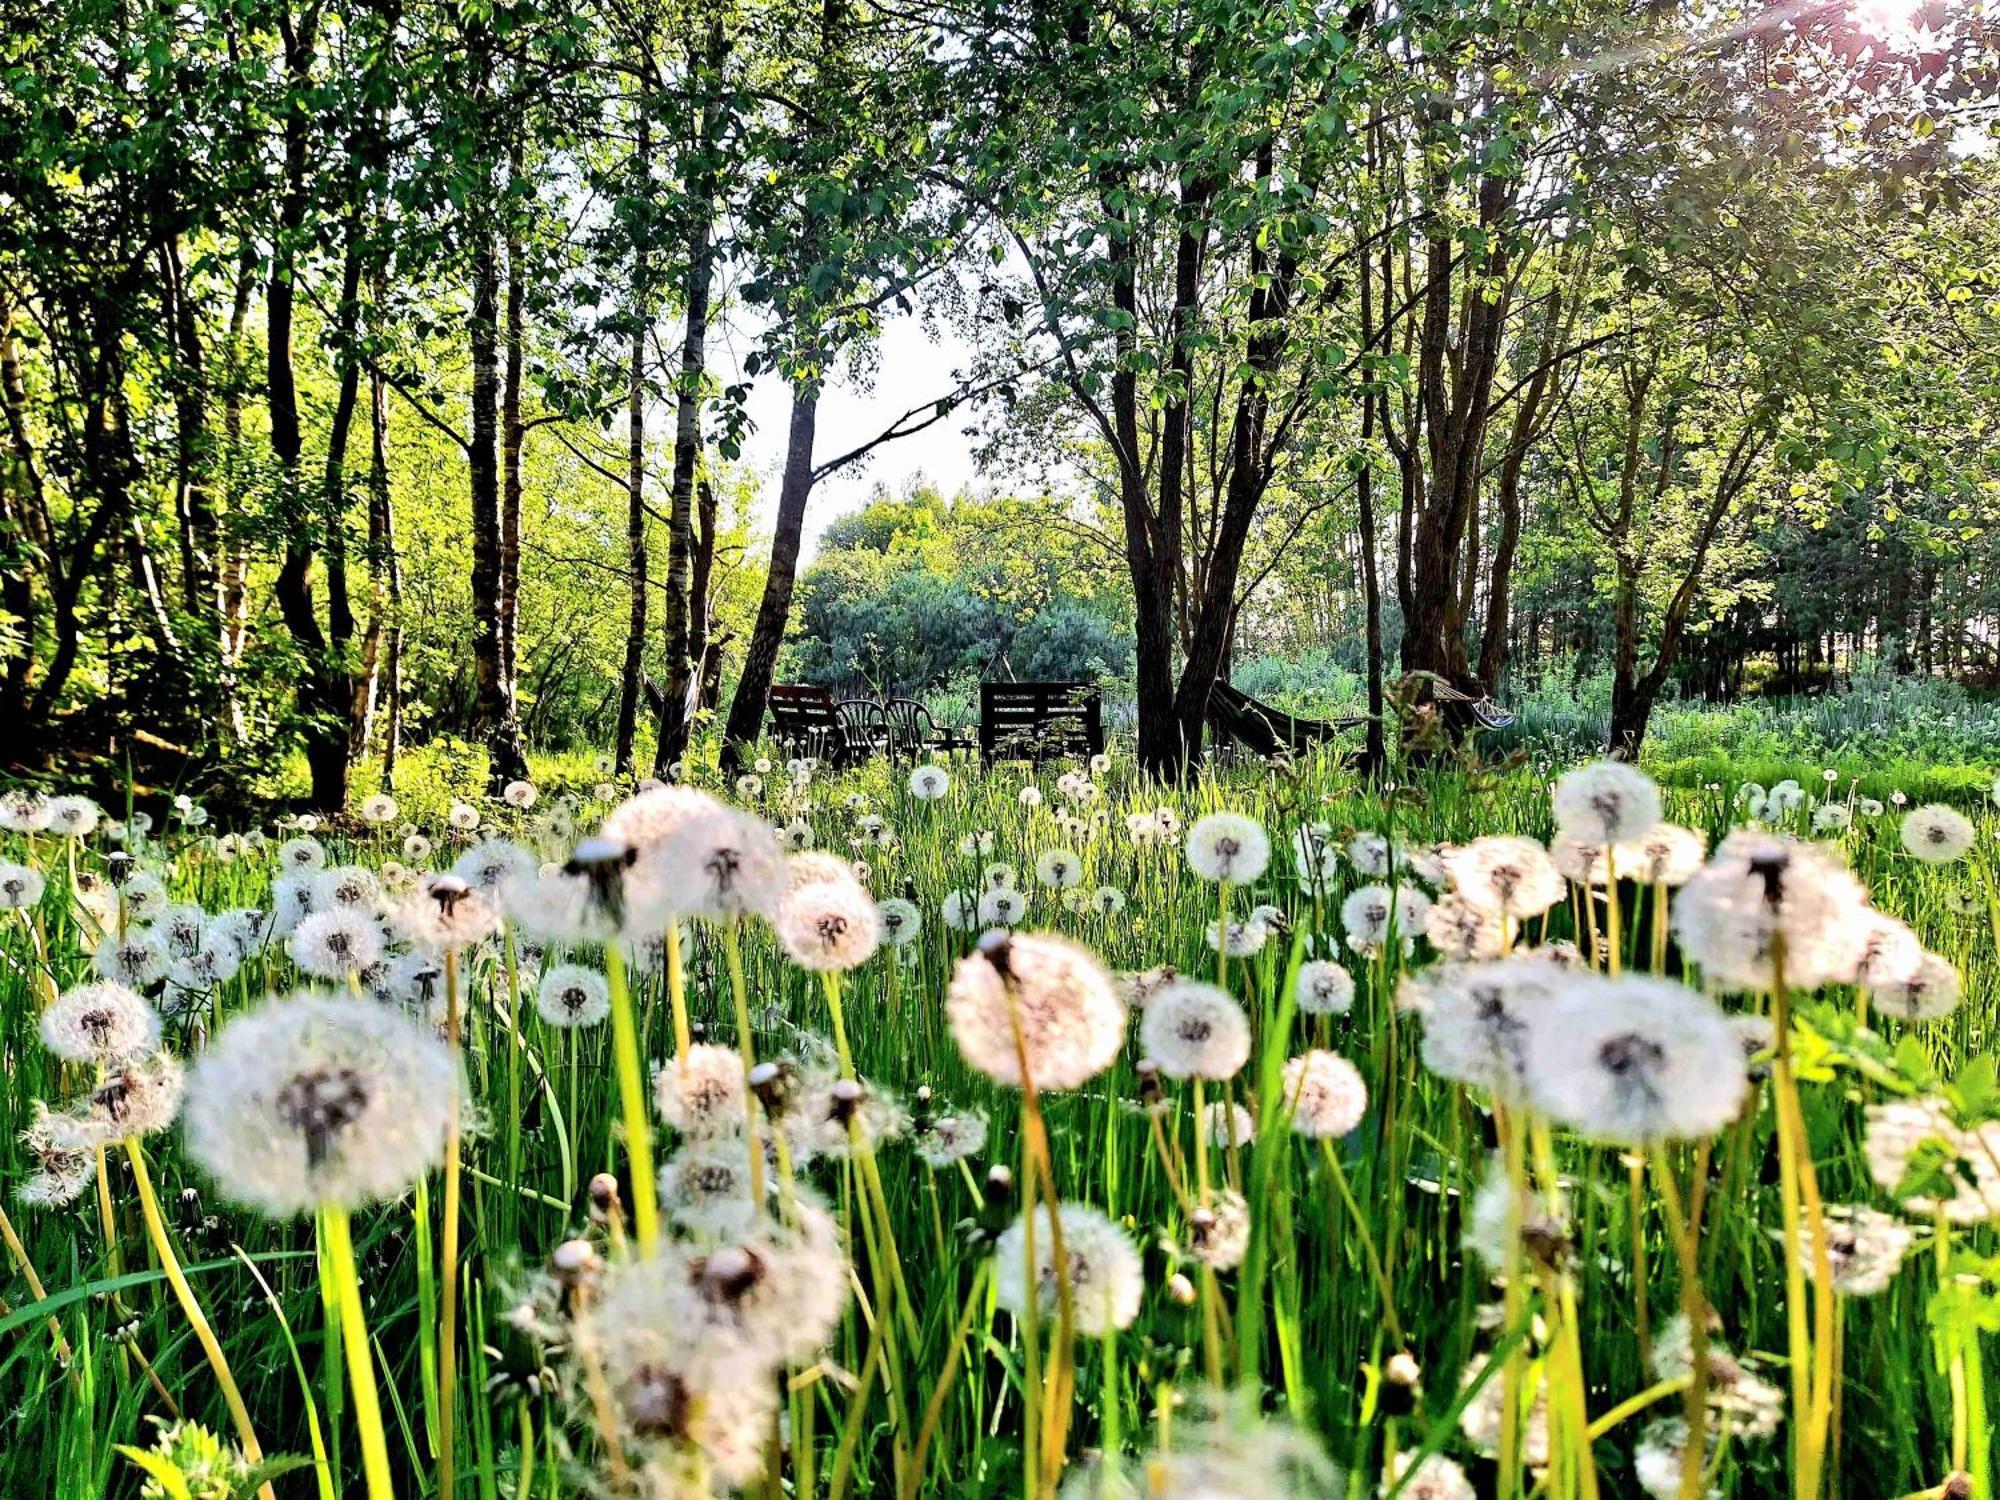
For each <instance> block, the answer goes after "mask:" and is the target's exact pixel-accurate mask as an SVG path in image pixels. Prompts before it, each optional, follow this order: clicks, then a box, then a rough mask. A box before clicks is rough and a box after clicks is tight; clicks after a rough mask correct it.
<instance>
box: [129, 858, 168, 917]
mask: <svg viewBox="0 0 2000 1500" xmlns="http://www.w3.org/2000/svg"><path fill="white" fill-rule="evenodd" d="M118 896H119V899H120V900H121V901H123V902H124V903H125V917H126V920H127V921H131V922H151V921H153V920H154V919H155V918H156V917H158V916H159V914H160V913H161V912H163V911H165V910H166V908H167V887H166V884H165V883H164V882H163V881H162V880H161V879H160V877H159V876H157V875H155V874H153V873H151V872H150V871H147V870H135V871H134V872H133V873H131V874H130V875H127V876H126V877H125V878H124V880H123V881H121V882H120V883H119V886H118Z"/></svg>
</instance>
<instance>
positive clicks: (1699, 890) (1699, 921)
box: [1673, 829, 1867, 990]
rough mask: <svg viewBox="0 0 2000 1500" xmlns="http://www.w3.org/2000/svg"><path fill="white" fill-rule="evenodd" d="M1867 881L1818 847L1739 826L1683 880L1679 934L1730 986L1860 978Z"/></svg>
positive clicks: (1709, 971) (1804, 985)
mask: <svg viewBox="0 0 2000 1500" xmlns="http://www.w3.org/2000/svg"><path fill="white" fill-rule="evenodd" d="M1866 904H1867V897H1866V893H1865V892H1863V890H1862V889H1861V885H1860V882H1858V881H1857V880H1855V878H1854V877H1853V876H1852V875H1851V874H1849V873H1848V871H1847V870H1846V868H1845V867H1844V866H1842V865H1841V864H1839V863H1838V862H1837V861H1835V860H1834V859H1832V858H1831V857H1830V856H1828V855H1827V854H1825V853H1824V852H1822V850H1820V849H1819V848H1817V847H1814V846H1812V845H1807V844H1799V843H1796V842H1793V841H1792V840H1789V839H1781V838H1774V837H1772V836H1771V835H1769V834H1763V833H1757V832H1754V831H1751V830H1748V829H1738V830H1737V831H1736V832H1734V833H1731V834H1730V835H1729V836H1728V837H1727V838H1725V839H1724V840H1723V841H1722V842H1721V843H1720V844H1719V845H1717V846H1716V850H1715V853H1714V855H1713V856H1712V857H1711V858H1710V860H1709V862H1708V863H1707V864H1706V865H1704V866H1702V868H1701V870H1700V871H1699V872H1698V873H1697V874H1696V875H1695V876H1694V877H1693V878H1692V879H1691V880H1689V881H1688V883H1687V884H1686V885H1684V886H1682V887H1681V892H1680V895H1679V897H1678V898H1676V900H1675V902H1674V907H1673V923H1674V932H1675V934H1676V936H1678V937H1679V939H1680V944H1681V948H1682V950H1683V951H1684V952H1685V953H1686V954H1687V956H1688V957H1689V958H1690V959H1692V960H1693V961H1694V962H1695V963H1697V964H1699V965H1700V966H1701V969H1702V973H1703V976H1704V977H1705V978H1707V979H1709V980H1712V981H1714V982H1715V983H1717V984H1719V985H1722V986H1724V987H1725V988H1729V989H1738V990H1766V989H1770V988H1772V987H1773V986H1774V985H1775V984H1776V983H1777V980H1778V975H1777V972H1776V959H1777V955H1778V949H1779V946H1780V944H1781V943H1782V946H1783V952H1784V981H1785V983H1786V984H1787V985H1788V986H1790V987H1792V988H1796V989H1817V988H1819V987H1820V986H1821V985H1823V984H1844V983H1847V982H1849V981H1850V980H1852V979H1853V977H1854V972H1855V967H1856V965H1857V964H1858V963H1859V961H1860V958H1861V948H1862V942H1863V939H1864V937H1865V935H1866V934H1865V929H1864V927H1863V924H1862V923H1861V922H1860V921H1859V920H1858V918H1859V917H1860V914H1861V912H1862V910H1863V908H1864V907H1865V906H1866Z"/></svg>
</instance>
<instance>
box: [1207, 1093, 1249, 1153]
mask: <svg viewBox="0 0 2000 1500" xmlns="http://www.w3.org/2000/svg"><path fill="white" fill-rule="evenodd" d="M1201 1128H1202V1130H1203V1131H1204V1132H1206V1133H1207V1135H1208V1143H1209V1144H1210V1145H1211V1146H1216V1147H1221V1148H1223V1149H1227V1148H1228V1147H1231V1146H1247V1145H1249V1144H1250V1142H1251V1141H1253V1140H1255V1139H1256V1137H1257V1122H1256V1121H1255V1120H1254V1119H1252V1118H1251V1115H1250V1111H1249V1110H1247V1109H1245V1108H1244V1107H1243V1106H1242V1105H1240V1104H1237V1103H1234V1102H1233V1101H1232V1102H1225V1101H1223V1100H1221V1099H1213V1100H1210V1101H1209V1104H1208V1107H1207V1108H1206V1109H1205V1110H1203V1111H1202V1119H1201Z"/></svg>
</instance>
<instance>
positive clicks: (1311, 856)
mask: <svg viewBox="0 0 2000 1500" xmlns="http://www.w3.org/2000/svg"><path fill="white" fill-rule="evenodd" d="M1292 864H1293V865H1294V867H1295V868H1296V869H1297V871H1298V877H1299V884H1300V885H1302V886H1306V887H1307V888H1309V889H1324V888H1325V887H1326V886H1327V885H1329V884H1330V883H1331V882H1332V881H1333V879H1334V877H1335V876H1336V875H1338V874H1339V873H1340V845H1339V844H1337V843H1335V842H1334V840H1333V829H1332V828H1330V827H1329V826H1327V825H1326V824H1325V823H1307V824H1304V825H1302V826H1301V827H1299V828H1297V829H1294V830H1293V832H1292Z"/></svg>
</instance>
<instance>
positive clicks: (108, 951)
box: [92, 927, 173, 990]
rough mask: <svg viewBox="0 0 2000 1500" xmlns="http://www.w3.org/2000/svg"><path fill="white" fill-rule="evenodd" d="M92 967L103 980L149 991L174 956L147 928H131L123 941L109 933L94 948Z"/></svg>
mask: <svg viewBox="0 0 2000 1500" xmlns="http://www.w3.org/2000/svg"><path fill="white" fill-rule="evenodd" d="M92 966H93V967H94V968H95V969H96V970H97V972H98V974H99V975H100V976H102V977H103V978H105V979H112V980H116V981H117V982H118V983H119V984H123V985H127V986H129V987H131V988H132V989H135V990H144V989H151V988H152V987H153V986H154V985H156V984H158V983H159V982H160V981H161V980H162V979H165V978H166V977H167V970H168V969H170V968H172V967H173V955H172V954H170V953H169V952H167V945H166V944H165V943H164V942H162V941H161V940H160V937H159V934H157V933H155V932H153V931H152V930H151V929H150V928H145V927H130V928H127V929H126V931H125V935H124V936H123V937H120V936H118V934H117V933H115V932H108V933H106V934H105V935H104V938H103V940H102V941H101V942H99V943H98V945H97V952H96V953H95V955H93V957H92Z"/></svg>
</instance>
